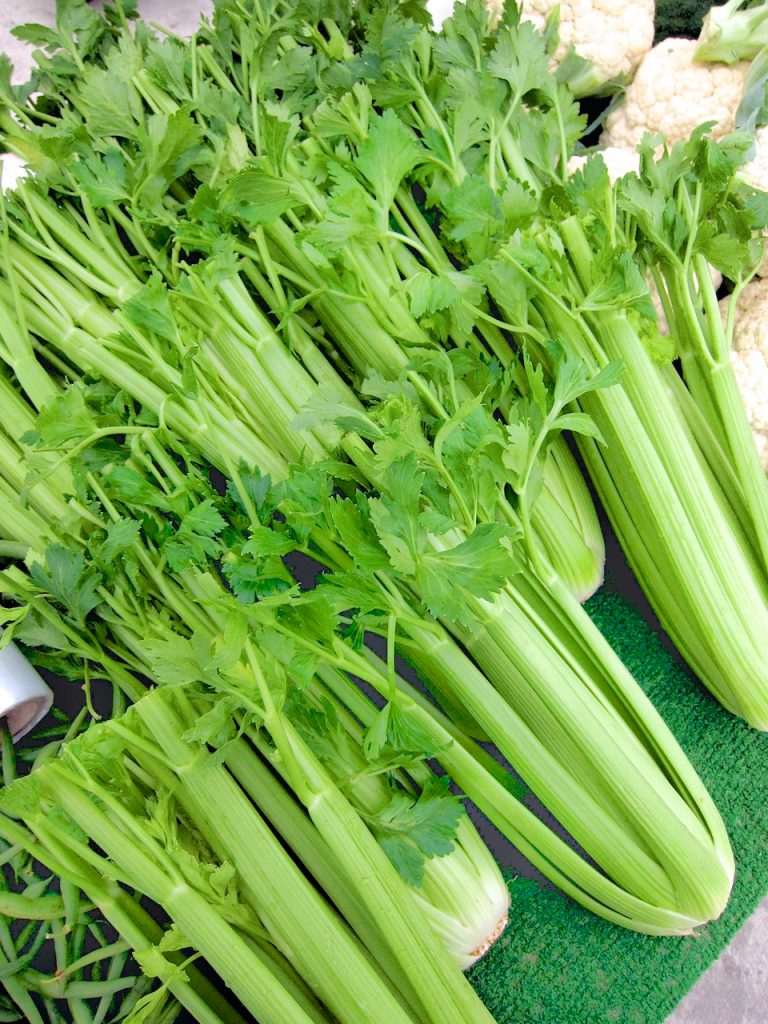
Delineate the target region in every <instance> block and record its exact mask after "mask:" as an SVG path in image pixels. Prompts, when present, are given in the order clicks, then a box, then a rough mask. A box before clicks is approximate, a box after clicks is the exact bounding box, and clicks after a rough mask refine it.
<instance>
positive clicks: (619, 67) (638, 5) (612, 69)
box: [486, 0, 655, 88]
mask: <svg viewBox="0 0 768 1024" xmlns="http://www.w3.org/2000/svg"><path fill="white" fill-rule="evenodd" d="M486 5H487V7H488V9H489V10H491V11H493V12H494V13H499V14H500V13H501V11H502V9H503V7H504V0H486ZM556 7H559V8H560V41H559V45H558V48H557V51H556V53H555V60H557V61H559V60H562V59H563V57H564V56H565V54H566V52H567V50H568V47H569V46H570V44H571V43H573V47H574V49H575V50H576V53H578V54H579V56H580V57H584V59H585V60H588V61H589V62H590V64H592V65H593V67H594V70H595V72H596V74H595V76H594V87H595V88H598V87H599V86H600V85H603V84H604V83H605V82H609V81H610V80H611V79H613V78H617V77H618V76H619V75H631V74H632V72H633V71H634V70H635V68H636V67H637V65H638V64H639V63H640V61H641V60H642V57H643V54H644V53H646V51H647V50H649V49H650V48H651V45H652V44H653V32H654V27H653V17H654V14H655V3H654V0H561V2H559V3H558V0H523V2H522V8H523V18H524V20H526V21H530V22H532V23H533V25H534V26H535V27H536V28H537V29H538V30H539V31H540V32H543V31H544V26H545V23H546V20H547V17H548V16H549V15H550V14H551V13H552V11H553V10H554V9H555V8H556Z"/></svg>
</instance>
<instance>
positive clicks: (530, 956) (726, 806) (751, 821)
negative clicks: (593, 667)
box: [471, 580, 768, 1024]
mask: <svg viewBox="0 0 768 1024" xmlns="http://www.w3.org/2000/svg"><path fill="white" fill-rule="evenodd" d="M587 608H588V610H589V612H590V614H591V615H592V617H593V618H594V620H595V622H596V623H597V624H598V626H600V628H601V629H602V631H603V632H604V633H605V635H606V636H607V637H608V639H609V640H610V641H611V643H612V644H613V645H614V647H615V649H616V650H617V651H618V653H619V654H620V655H621V657H622V658H623V659H624V661H625V663H626V664H627V665H628V666H629V668H630V669H631V670H632V671H633V673H634V674H635V676H636V678H637V679H638V680H639V681H640V683H641V684H642V686H643V688H644V689H645V690H646V692H647V693H648V695H649V697H650V698H651V699H652V700H653V702H654V704H655V705H656V707H657V708H658V710H659V711H660V712H661V714H662V715H663V716H664V718H665V719H666V721H667V723H668V725H669V726H670V728H671V729H672V731H673V732H674V733H675V735H676V736H677V738H678V740H679V742H680V744H681V745H682V747H683V749H684V750H685V751H686V753H687V754H688V756H689V757H690V759H691V761H692V762H693V764H694V766H695V768H696V769H697V770H698V772H699V774H700V775H701V777H702V779H703V780H704V782H705V784H706V785H707V786H708V788H709V790H710V792H711V794H712V796H713V797H714V799H715V802H716V803H717V805H718V807H719V809H720V812H721V813H722V815H723V818H724V820H725V823H726V826H727V828H728V831H729V833H730V836H731V841H732V843H733V848H734V853H735V856H736V864H737V867H736V883H735V885H734V889H733V894H732V897H731V902H730V905H729V907H728V909H727V910H726V912H725V914H724V915H723V917H722V918H720V920H718V921H716V922H714V923H713V924H710V925H708V926H707V927H706V928H703V929H701V931H700V933H699V934H698V935H697V936H692V937H690V938H682V939H681V938H662V939H659V938H655V937H648V936H643V935H637V934H634V933H631V932H628V931H625V930H624V929H621V928H618V927H616V926H615V925H611V924H608V923H606V922H605V921H601V920H599V919H598V918H596V917H594V916H593V915H592V914H590V913H588V912H587V911H586V910H583V909H582V908H581V907H578V906H577V905H575V904H574V903H572V902H571V901H570V900H568V899H567V898H565V897H564V896H562V895H561V894H560V893H558V892H557V891H555V890H552V889H549V888H543V887H541V886H539V885H538V884H537V883H536V882H532V881H528V880H522V879H518V880H516V881H515V882H514V883H513V885H512V910H511V914H510V924H509V928H508V929H507V932H506V933H505V935H504V936H502V938H501V940H500V941H499V942H498V943H497V945H496V946H495V948H494V949H493V950H492V951H491V953H490V954H489V955H488V956H487V957H486V959H485V960H484V961H482V962H481V963H480V964H478V966H477V967H475V968H474V970H473V972H472V974H471V979H472V982H473V984H474V985H475V987H476V988H477V991H478V992H479V994H480V995H481V997H482V998H483V1000H484V1001H485V1002H486V1004H487V1005H488V1008H489V1009H490V1010H491V1012H492V1013H493V1014H494V1016H495V1017H496V1020H497V1021H498V1024H513V1022H514V1024H533V1022H541V1024H616V1022H619V1024H661V1022H662V1021H664V1019H665V1018H666V1017H667V1015H668V1014H669V1013H670V1012H671V1011H672V1010H673V1008H674V1007H675V1005H676V1004H677V1003H678V1002H679V1000H680V999H681V998H682V997H683V996H684V995H685V993H686V992H687V991H688V989H689V988H690V987H691V986H692V985H693V983H694V982H695V981H696V979H697V978H698V977H699V975H700V974H702V973H703V971H704V970H706V968H707V967H708V966H709V965H710V964H711V963H712V961H713V960H715V959H716V958H717V957H718V956H719V954H720V952H721V951H722V950H723V948H724V947H725V946H726V945H727V944H728V942H729V940H730V939H731V938H732V936H733V935H734V933H735V932H736V931H737V930H738V928H739V927H740V926H741V925H742V924H743V922H744V921H745V920H746V918H747V917H748V916H749V915H750V914H751V912H752V911H753V910H754V908H755V906H756V905H757V903H758V902H759V901H760V899H761V898H762V896H764V895H765V893H766V892H768V736H766V735H764V734H761V733H757V732H755V731H754V730H750V729H749V728H747V726H745V725H744V724H743V723H741V722H740V721H739V720H737V719H736V718H734V717H733V716H732V715H729V714H728V713H727V712H726V711H724V710H723V709H722V708H721V707H720V706H719V705H718V704H717V703H716V702H715V700H714V699H713V698H712V697H710V696H709V694H707V693H706V691H704V689H703V688H702V687H701V686H700V685H699V684H697V683H696V681H695V680H693V679H692V678H691V677H690V676H689V674H688V673H687V672H686V670H685V669H684V668H683V667H682V666H681V665H680V664H679V663H678V662H677V661H676V660H675V658H674V656H673V655H672V654H670V653H669V651H668V650H667V649H666V648H665V646H664V645H663V643H662V640H661V637H660V636H659V634H658V633H655V632H654V631H653V630H652V629H651V627H650V626H649V625H647V623H646V622H645V620H644V618H643V617H642V615H641V614H640V612H639V610H638V608H637V607H636V606H635V605H633V604H632V603H631V602H630V601H629V600H628V599H627V598H626V597H624V596H622V595H621V594H620V593H618V590H617V585H616V582H615V581H613V580H609V581H608V582H607V583H606V586H605V587H604V588H603V589H602V590H601V591H600V592H599V594H597V595H596V596H595V597H593V598H592V599H591V601H590V602H589V603H588V605H587Z"/></svg>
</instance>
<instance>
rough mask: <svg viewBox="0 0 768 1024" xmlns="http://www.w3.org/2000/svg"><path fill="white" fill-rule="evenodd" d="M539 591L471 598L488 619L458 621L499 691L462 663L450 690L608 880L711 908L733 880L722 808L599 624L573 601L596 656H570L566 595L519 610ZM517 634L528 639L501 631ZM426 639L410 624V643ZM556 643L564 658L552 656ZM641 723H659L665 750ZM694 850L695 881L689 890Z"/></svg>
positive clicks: (675, 902)
mask: <svg viewBox="0 0 768 1024" xmlns="http://www.w3.org/2000/svg"><path fill="white" fill-rule="evenodd" d="M535 596H537V595H535V594H527V595H525V598H524V599H523V600H521V599H520V594H519V593H518V594H517V595H514V596H513V595H509V594H508V595H505V598H504V600H497V601H496V602H494V604H493V605H488V604H487V603H486V604H485V605H484V607H483V608H482V609H478V611H480V610H482V611H483V612H484V620H483V621H484V622H485V626H484V627H482V628H481V630H480V632H479V634H477V635H476V636H475V637H472V636H471V635H470V634H469V633H468V632H466V633H465V634H464V635H463V636H462V632H461V631H460V630H456V631H455V632H456V635H457V636H458V637H459V639H463V640H464V642H465V644H466V646H467V649H468V650H469V651H470V653H471V654H472V656H473V658H475V659H476V660H477V662H478V664H483V665H484V666H485V668H486V671H488V673H489V675H491V676H492V677H493V678H495V679H496V680H497V683H496V691H495V692H493V691H491V692H487V691H486V692H485V693H483V692H482V691H481V688H480V687H479V686H477V685H476V681H475V680H473V679H471V677H469V676H468V675H467V666H466V665H459V664H458V663H457V665H456V668H455V671H454V676H453V678H452V680H451V682H452V683H453V687H454V692H455V693H456V695H457V696H458V697H460V698H461V699H462V700H463V701H464V702H465V703H466V705H467V708H468V710H469V711H470V712H471V713H472V714H473V715H475V716H476V717H477V719H478V721H479V722H480V724H481V725H483V726H484V727H485V728H486V729H487V731H488V734H489V736H490V737H491V739H492V740H493V741H494V742H495V743H496V745H497V746H498V747H499V749H500V750H501V752H502V753H503V754H504V755H505V757H507V759H508V760H509V761H510V763H511V764H513V765H514V767H515V769H516V770H517V771H518V772H519V773H520V775H521V777H522V778H523V779H524V780H525V782H526V783H527V784H528V785H529V786H530V787H531V789H532V790H533V792H534V793H536V794H537V795H538V796H539V797H540V799H542V800H543V802H544V803H545V805H546V806H547V807H548V808H549V809H550V811H551V812H552V813H553V814H554V815H555V817H556V818H558V819H559V820H560V821H561V822H562V823H563V824H564V825H565V827H566V828H567V829H568V830H569V832H571V834H572V835H573V836H574V838H575V839H576V840H577V841H578V842H579V844H580V845H581V846H582V847H583V848H584V849H585V850H587V852H588V853H590V854H591V855H592V856H593V857H594V859H595V860H596V861H597V863H598V864H600V865H601V867H602V868H603V869H604V870H605V871H606V872H607V873H608V875H609V876H610V877H611V878H613V879H614V881H616V882H617V883H618V884H619V885H621V886H623V887H624V888H625V889H626V890H627V891H628V892H630V893H632V894H633V895H634V896H636V897H638V898H639V899H641V900H643V901H644V902H646V903H649V904H655V905H657V906H658V905H661V906H664V907H667V908H669V909H670V911H672V909H673V908H674V914H675V916H677V915H678V914H679V915H681V916H683V915H684V916H687V917H688V918H689V920H690V922H691V928H693V927H695V924H694V922H695V921H696V920H697V918H698V915H700V914H707V913H712V912H714V913H716V912H717V910H716V909H715V908H716V907H722V905H723V904H724V902H725V900H726V899H727V896H728V892H729V891H730V886H731V881H732V871H733V869H732V861H731V860H730V848H729V846H728V843H727V840H726V839H725V838H724V835H723V830H722V826H721V825H720V824H719V816H718V815H717V812H716V810H715V808H714V806H713V805H712V803H711V800H710V799H709V798H708V797H706V794H705V790H704V788H703V787H702V786H701V784H700V783H699V782H698V779H697V777H696V775H695V773H694V772H693V770H692V768H690V765H688V762H687V761H686V759H685V758H684V757H683V755H682V753H681V752H680V751H679V748H678V747H677V744H676V743H675V741H674V740H673V738H672V737H671V734H669V733H668V731H667V730H666V728H665V727H664V726H663V723H662V722H661V720H660V719H659V718H658V716H656V715H655V713H654V712H653V711H652V709H651V707H650V706H649V705H647V702H645V701H644V699H643V698H642V694H641V693H640V691H639V689H638V688H637V685H636V683H635V682H634V680H633V679H632V678H631V677H630V676H629V674H628V673H626V670H622V669H621V668H620V667H619V665H612V664H611V659H610V651H609V650H600V649H599V647H598V646H597V645H598V643H599V634H598V636H594V635H589V633H590V632H591V631H585V629H584V625H583V623H582V622H581V621H579V620H580V619H581V618H582V614H581V612H580V611H579V612H578V614H576V611H577V610H578V605H576V606H575V609H574V610H573V611H574V616H575V618H576V623H575V626H576V628H577V629H578V630H579V631H580V632H581V634H582V637H583V635H584V633H585V632H587V638H586V639H587V642H588V643H589V644H591V645H592V651H593V653H592V662H593V664H592V665H589V663H587V665H586V666H585V664H584V662H582V664H579V663H578V660H577V658H576V657H573V661H572V664H571V665H570V667H569V661H571V660H572V656H571V655H570V653H569V649H570V648H571V647H572V646H573V644H574V639H575V637H574V636H573V635H569V631H568V629H567V619H566V620H564V617H563V606H562V603H559V604H558V606H557V607H555V608H553V607H552V605H553V602H552V599H551V598H550V597H549V595H546V597H548V598H549V599H548V600H546V601H542V602H541V603H542V604H543V605H544V611H545V612H546V617H545V616H542V617H541V622H540V624H539V628H538V629H536V630H534V631H532V630H531V629H530V622H529V621H527V620H529V619H530V618H533V617H535V616H536V607H535V603H534V600H533V599H534V597H535ZM571 600H573V599H572V598H571ZM547 605H548V606H549V607H547ZM555 613H556V614H555ZM498 627H500V628H498ZM515 627H516V628H515ZM539 630H540V632H539ZM573 632H575V630H574V631H573ZM595 632H596V631H595ZM522 635H525V636H526V642H525V644H519V643H517V642H516V641H515V640H512V641H511V643H510V641H508V640H507V639H506V638H507V637H517V638H519V637H520V636H522ZM576 637H578V634H576ZM425 642H427V638H426V637H418V636H417V635H415V633H414V643H415V644H416V645H418V644H423V643H425ZM582 642H584V640H582ZM549 644H554V648H550V647H549V646H548V645H549ZM606 646H607V645H606ZM521 648H524V649H525V656H524V659H523V658H522V657H521V656H520V654H519V652H520V649H521ZM553 649H554V651H555V652H556V655H559V656H560V657H561V658H563V661H562V662H560V661H559V660H558V658H557V657H555V658H553ZM584 660H585V661H586V659H584ZM609 666H610V669H609ZM587 667H592V672H591V674H590V673H588V672H587V670H586V669H587ZM443 671H444V672H446V671H447V668H446V667H445V666H444V667H443ZM532 681H535V685H532ZM622 688H623V689H624V691H625V694H624V695H623V696H624V699H625V703H626V706H625V708H621V709H619V708H617V707H615V706H614V705H615V703H616V698H615V697H614V693H612V691H614V692H615V691H620V690H621V689H622ZM644 705H645V706H644ZM574 723H578V728H574ZM634 733H638V734H640V735H641V736H642V739H640V738H638V736H635V735H634ZM644 734H647V735H658V739H657V740H656V743H657V744H658V747H659V748H660V749H661V751H662V752H663V759H662V757H661V756H659V754H657V752H656V749H655V748H654V745H653V744H651V743H650V742H649V740H648V739H647V735H644ZM667 760H674V761H675V762H676V763H677V764H678V765H679V768H680V773H679V774H680V779H679V780H678V779H675V785H674V786H671V785H668V784H667V782H666V781H664V782H662V780H666V778H667V774H666V761H667ZM628 779H629V782H627V780H628ZM678 787H679V788H680V790H681V793H680V795H678V792H677V788H678ZM691 794H694V795H695V799H694V796H692V795H691ZM702 798H703V799H704V803H703V804H701V805H700V806H701V810H700V811H699V801H701V800H702ZM689 803H690V804H691V805H692V806H689ZM694 808H695V809H694ZM693 859H695V860H696V862H697V864H699V869H697V870H698V871H699V872H700V873H698V874H697V882H701V883H702V884H701V886H700V887H698V886H697V887H696V891H694V892H688V891H687V884H688V880H689V878H690V864H691V863H692V860H693ZM707 908H708V909H707Z"/></svg>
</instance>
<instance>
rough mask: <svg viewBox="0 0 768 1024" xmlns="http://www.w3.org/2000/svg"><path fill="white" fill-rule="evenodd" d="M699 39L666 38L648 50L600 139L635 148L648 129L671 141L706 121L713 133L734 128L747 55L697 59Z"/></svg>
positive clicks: (680, 137)
mask: <svg viewBox="0 0 768 1024" xmlns="http://www.w3.org/2000/svg"><path fill="white" fill-rule="evenodd" d="M697 45H698V43H697V41H696V40H695V39H665V40H664V41H663V42H661V43H659V44H658V45H657V46H654V48H653V49H652V50H649V51H648V53H646V54H645V56H644V57H643V59H642V61H641V62H640V66H639V67H638V69H637V73H636V74H635V77H634V79H633V80H632V82H631V84H630V85H629V87H628V89H627V92H626V96H625V98H624V102H623V103H622V104H621V106H620V107H617V108H616V110H614V111H612V112H611V113H610V114H609V115H608V119H607V121H606V127H605V131H604V132H603V136H602V139H601V141H602V142H603V143H604V144H605V145H607V146H625V147H628V148H629V149H634V148H635V146H636V145H637V144H638V142H640V140H641V139H642V137H643V135H644V134H645V133H646V132H651V133H656V132H663V134H664V135H665V136H666V138H667V141H668V142H669V143H670V144H671V143H674V142H677V141H678V140H680V139H686V138H688V136H689V135H690V134H691V132H692V131H693V130H694V128H697V127H698V126H699V125H700V124H702V123H703V122H704V121H715V122H717V123H716V126H715V128H714V129H713V132H712V135H713V137H714V138H721V137H722V136H723V135H725V134H726V133H727V132H730V131H733V129H734V118H735V115H736V108H737V107H738V105H739V101H740V100H741V94H742V91H743V88H744V79H745V77H746V73H747V69H748V68H749V62H748V61H741V62H740V63H738V64H733V65H727V64H695V63H694V62H693V55H694V53H695V52H696V47H697Z"/></svg>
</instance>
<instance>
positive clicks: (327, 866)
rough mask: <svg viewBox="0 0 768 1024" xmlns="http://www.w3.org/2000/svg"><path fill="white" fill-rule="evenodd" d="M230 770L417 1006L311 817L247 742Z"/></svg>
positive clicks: (233, 749) (230, 757)
mask: <svg viewBox="0 0 768 1024" xmlns="http://www.w3.org/2000/svg"><path fill="white" fill-rule="evenodd" d="M227 766H228V767H229V769H230V770H231V772H232V774H233V775H234V777H235V778H236V779H237V781H238V783H239V784H240V786H242V788H243V790H244V791H245V792H246V793H247V794H248V796H249V797H250V798H251V800H253V801H254V803H255V804H256V805H257V807H258V808H259V810H260V811H261V812H262V813H263V814H264V816H265V817H266V818H267V820H268V821H269V823H270V825H271V826H272V828H274V829H275V830H276V831H277V832H278V834H279V835H280V836H281V837H282V839H283V842H284V843H286V844H287V845H288V846H289V847H290V849H291V850H292V851H293V852H294V854H295V855H296V856H297V857H298V858H299V860H300V861H301V863H302V865H303V866H304V868H305V869H307V870H308V871H309V872H310V874H311V875H312V876H313V878H314V879H315V881H316V882H317V884H318V885H319V886H320V887H321V888H322V889H323V891H324V892H325V893H326V894H327V896H328V898H329V899H330V900H331V902H332V903H333V904H334V906H336V907H337V908H338V910H339V912H340V913H341V914H342V916H343V917H344V918H345V919H346V920H347V921H348V922H349V924H350V926H351V928H352V929H353V931H354V932H355V934H356V935H358V936H359V938H360V939H361V941H362V942H363V944H364V945H365V947H366V948H367V949H368V950H369V951H370V952H371V954H372V956H373V957H374V960H375V961H376V962H377V963H379V964H380V965H381V966H382V967H383V969H384V970H385V971H386V972H387V975H388V977H389V978H390V979H391V980H392V982H393V983H394V985H395V986H396V989H397V991H398V992H400V993H401V994H402V995H403V996H404V997H405V999H406V1000H407V1002H408V1003H409V1004H410V1005H412V1006H414V1005H417V1004H418V996H417V994H416V992H415V991H414V989H413V986H412V985H411V982H410V979H409V977H408V974H407V973H406V972H405V971H403V970H402V969H401V968H400V965H399V964H398V963H397V962H396V961H395V960H394V958H393V957H392V956H391V955H390V953H389V949H388V947H387V944H386V940H385V939H384V936H383V935H382V933H381V929H380V928H379V927H378V924H377V922H376V918H375V917H373V916H372V915H371V914H370V913H369V912H368V910H367V909H366V907H365V905H364V903H363V902H362V901H361V900H360V898H359V897H358V895H357V893H356V892H355V891H354V890H353V889H352V887H351V886H350V885H349V883H348V880H347V878H346V876H345V875H344V872H343V870H342V869H341V867H340V866H339V864H338V863H337V861H336V859H335V857H334V855H333V853H332V851H331V849H330V847H329V846H328V844H327V843H326V842H325V841H324V840H323V839H322V837H321V836H320V835H319V833H318V831H317V829H316V828H315V827H314V825H313V824H312V823H311V821H310V819H309V818H308V816H307V813H306V811H305V809H304V808H303V807H301V806H300V805H299V804H298V803H297V802H296V800H295V799H294V798H293V796H291V794H290V793H289V792H288V790H287V789H286V788H285V786H284V785H283V784H282V783H281V782H280V781H279V780H278V779H277V778H275V776H274V775H273V774H272V772H271V771H270V769H269V768H268V767H267V765H266V764H265V763H264V761H263V760H262V759H261V758H260V757H258V756H256V755H255V753H254V751H253V749H249V748H248V746H247V741H246V740H243V739H241V740H238V741H237V742H235V743H233V744H231V746H230V747H229V749H228V750H227Z"/></svg>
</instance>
